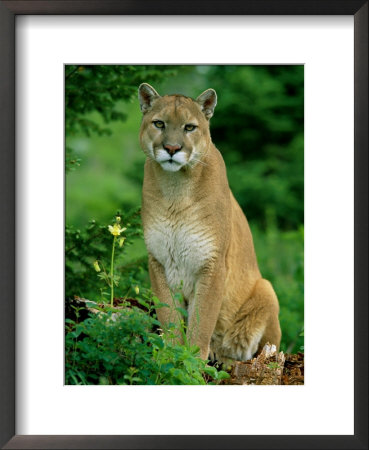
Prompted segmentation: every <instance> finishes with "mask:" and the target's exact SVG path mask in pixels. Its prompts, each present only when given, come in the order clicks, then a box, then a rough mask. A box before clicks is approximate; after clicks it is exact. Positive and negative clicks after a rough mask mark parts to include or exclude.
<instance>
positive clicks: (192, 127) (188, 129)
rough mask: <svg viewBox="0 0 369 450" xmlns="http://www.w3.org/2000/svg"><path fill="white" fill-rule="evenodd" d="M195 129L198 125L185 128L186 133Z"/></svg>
mask: <svg viewBox="0 0 369 450" xmlns="http://www.w3.org/2000/svg"><path fill="white" fill-rule="evenodd" d="M195 128H196V125H192V124H188V125H185V127H184V129H185V130H186V131H193V130H194V129H195Z"/></svg>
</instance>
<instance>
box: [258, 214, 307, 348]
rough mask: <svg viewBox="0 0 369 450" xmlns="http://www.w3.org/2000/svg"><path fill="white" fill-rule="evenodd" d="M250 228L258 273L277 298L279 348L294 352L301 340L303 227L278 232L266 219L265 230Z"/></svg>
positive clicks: (301, 343) (271, 222) (302, 340)
mask: <svg viewBox="0 0 369 450" xmlns="http://www.w3.org/2000/svg"><path fill="white" fill-rule="evenodd" d="M251 231H252V234H253V239H254V244H255V250H256V255H257V257H258V263H259V267H260V270H261V273H262V274H263V277H264V278H266V279H268V280H269V281H270V282H271V283H272V284H273V287H274V289H275V291H276V294H277V297H278V300H279V305H280V313H279V321H280V324H281V328H282V341H281V350H283V351H284V352H287V353H293V352H296V351H298V350H299V349H300V346H302V345H303V343H304V337H303V336H301V335H300V332H301V328H302V327H303V325H304V229H303V227H302V226H301V227H300V228H299V230H297V231H284V232H281V231H280V230H279V229H278V228H277V227H276V225H275V223H274V224H273V221H271V220H269V224H268V226H267V229H266V230H261V229H260V228H259V227H257V226H256V225H253V224H252V225H251Z"/></svg>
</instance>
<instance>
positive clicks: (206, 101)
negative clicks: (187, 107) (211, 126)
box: [196, 89, 217, 120]
mask: <svg viewBox="0 0 369 450" xmlns="http://www.w3.org/2000/svg"><path fill="white" fill-rule="evenodd" d="M196 101H197V103H198V104H199V105H200V106H201V109H202V111H203V113H204V114H205V117H206V118H207V119H208V120H209V119H210V117H212V116H213V114H214V108H215V107H216V104H217V93H216V92H215V91H214V89H206V91H204V92H203V93H202V94H200V95H199V96H198V97H197V99H196Z"/></svg>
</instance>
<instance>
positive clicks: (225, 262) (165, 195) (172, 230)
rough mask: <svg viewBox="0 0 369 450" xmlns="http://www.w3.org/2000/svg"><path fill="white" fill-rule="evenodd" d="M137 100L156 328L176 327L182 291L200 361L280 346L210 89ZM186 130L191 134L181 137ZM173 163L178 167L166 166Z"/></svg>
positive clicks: (143, 90) (143, 94)
mask: <svg viewBox="0 0 369 450" xmlns="http://www.w3.org/2000/svg"><path fill="white" fill-rule="evenodd" d="M139 99H140V104H141V110H142V112H143V119H142V124H141V130H140V143H141V147H142V149H143V150H144V152H145V153H146V155H147V159H146V163H145V175H144V184H143V197H142V221H143V227H144V236H145V242H146V246H147V250H148V253H149V272H150V278H151V283H152V289H153V291H154V293H155V294H156V295H157V296H158V298H159V299H160V300H161V301H162V302H164V303H167V304H168V305H170V308H160V309H158V311H157V313H158V317H159V320H160V321H161V322H162V324H163V325H165V324H168V322H171V321H177V320H178V313H177V312H176V311H175V309H174V307H175V305H174V304H173V297H172V294H171V291H172V292H173V291H175V290H176V289H178V288H179V287H180V289H181V290H182V293H183V296H184V299H185V302H186V305H185V306H186V308H187V311H188V329H187V336H188V338H189V340H190V342H191V343H193V344H196V345H198V346H199V347H200V353H201V357H202V358H204V359H207V358H208V355H209V353H210V354H211V355H212V356H214V357H215V358H216V359H218V360H221V361H225V360H227V359H229V358H230V359H237V360H247V359H250V358H251V357H252V356H253V355H254V354H255V353H256V352H258V351H260V349H261V348H262V346H263V345H264V344H265V343H266V342H267V341H269V342H270V343H271V344H275V345H276V346H277V347H279V344H280V338H281V331H280V326H279V321H278V312H279V305H278V300H277V297H276V294H275V292H274V290H273V288H272V286H271V284H270V283H269V282H268V281H266V280H264V279H263V278H262V277H261V274H260V272H259V268H258V265H257V261H256V256H255V251H254V245H253V241H252V236H251V232H250V228H249V226H248V223H247V220H246V217H245V216H244V214H243V212H242V210H241V208H240V206H239V205H238V203H237V201H236V200H235V198H234V197H233V194H232V192H231V191H230V189H229V185H228V180H227V175H226V168H225V165H224V161H223V158H222V156H221V154H220V153H219V151H218V150H217V149H216V148H215V146H214V144H213V143H212V141H211V137H210V132H209V119H210V117H211V116H212V114H213V111H214V107H215V105H216V94H215V91H213V90H212V89H208V90H207V91H205V92H204V93H203V94H201V95H200V96H199V97H198V98H197V100H192V99H190V98H187V97H184V96H180V95H169V96H164V97H160V96H159V94H158V93H157V92H156V91H155V90H154V89H153V88H152V87H151V86H150V85H148V84H146V83H144V84H142V85H141V86H140V88H139ZM155 121H160V122H155ZM162 124H163V127H162V128H158V127H159V126H161V125H162ZM186 124H187V125H188V124H192V125H196V126H197V127H196V128H194V129H193V130H192V131H186V130H185V128H184V127H185V125H186ZM190 128H191V127H190ZM165 146H166V147H167V149H168V150H165V148H164V147H165ZM179 146H181V149H180V150H178V148H179ZM172 148H177V151H176V152H175V153H174V154H173V151H172V150H171V149H172ZM171 157H172V158H173V159H174V160H177V161H178V162H171V163H170V162H168V159H170V158H171ZM177 306H178V305H177Z"/></svg>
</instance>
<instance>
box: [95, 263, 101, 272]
mask: <svg viewBox="0 0 369 450" xmlns="http://www.w3.org/2000/svg"><path fill="white" fill-rule="evenodd" d="M94 269H95V270H96V272H101V269H100V266H99V261H95V262H94Z"/></svg>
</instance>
